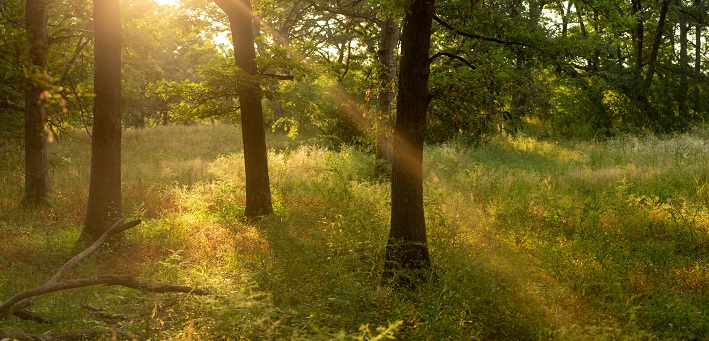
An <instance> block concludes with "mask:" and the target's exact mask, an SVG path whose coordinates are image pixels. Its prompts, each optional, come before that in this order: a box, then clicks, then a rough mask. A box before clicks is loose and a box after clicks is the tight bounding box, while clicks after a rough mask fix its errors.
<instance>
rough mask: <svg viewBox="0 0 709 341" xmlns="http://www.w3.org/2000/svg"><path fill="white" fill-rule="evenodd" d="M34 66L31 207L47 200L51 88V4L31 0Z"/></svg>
mask: <svg viewBox="0 0 709 341" xmlns="http://www.w3.org/2000/svg"><path fill="white" fill-rule="evenodd" d="M25 24H26V29H27V43H28V44H29V53H30V66H29V67H28V69H29V75H28V76H27V79H26V81H25V107H24V111H25V197H24V201H25V203H26V204H29V205H37V204H41V203H44V202H46V201H47V198H48V196H49V164H48V161H47V133H46V125H47V115H46V110H45V108H44V104H45V102H46V98H44V96H43V95H44V94H45V91H46V88H47V82H48V79H46V78H47V77H46V72H47V49H48V47H49V46H48V45H49V42H48V39H47V1H46V0H27V2H26V12H25Z"/></svg>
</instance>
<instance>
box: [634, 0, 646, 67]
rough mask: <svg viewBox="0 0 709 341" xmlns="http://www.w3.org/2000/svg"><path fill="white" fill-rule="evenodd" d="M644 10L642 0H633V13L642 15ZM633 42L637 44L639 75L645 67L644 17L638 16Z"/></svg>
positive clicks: (636, 64)
mask: <svg viewBox="0 0 709 341" xmlns="http://www.w3.org/2000/svg"><path fill="white" fill-rule="evenodd" d="M640 12H642V2H641V0H633V15H635V16H637V15H640ZM633 33H634V34H633V43H634V45H635V68H636V69H637V70H638V75H640V74H642V72H640V71H639V70H641V69H642V67H643V41H644V40H645V38H644V36H645V28H644V25H643V20H642V18H638V22H637V24H636V26H635V30H634V31H633Z"/></svg>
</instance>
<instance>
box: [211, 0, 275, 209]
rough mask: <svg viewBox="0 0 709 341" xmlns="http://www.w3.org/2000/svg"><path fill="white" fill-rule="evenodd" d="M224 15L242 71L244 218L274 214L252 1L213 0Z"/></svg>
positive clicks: (238, 90)
mask: <svg viewBox="0 0 709 341" xmlns="http://www.w3.org/2000/svg"><path fill="white" fill-rule="evenodd" d="M215 2H216V4H217V5H218V6H219V7H220V8H221V9H222V10H223V11H224V13H226V15H227V17H228V18H229V26H230V28H231V37H232V44H233V45H234V60H235V62H236V66H237V67H238V68H240V69H241V70H243V72H244V73H245V75H244V77H242V79H241V80H240V81H239V82H238V85H237V93H238V95H239V103H240V105H241V130H242V135H243V140H244V164H245V172H246V216H247V217H257V216H261V215H266V214H270V213H272V212H273V208H272V206H271V189H270V185H269V180H268V154H267V150H266V132H265V128H264V122H263V107H262V106H261V85H260V84H259V80H258V78H257V74H256V73H257V69H256V47H255V46H254V31H253V29H254V27H253V13H252V11H251V0H215Z"/></svg>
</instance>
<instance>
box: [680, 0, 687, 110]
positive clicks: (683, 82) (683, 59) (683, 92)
mask: <svg viewBox="0 0 709 341" xmlns="http://www.w3.org/2000/svg"><path fill="white" fill-rule="evenodd" d="M682 1H683V0H677V8H679V13H678V15H679V65H680V79H679V94H678V96H677V109H678V113H679V117H680V118H686V117H687V91H688V90H689V82H688V79H687V72H688V68H687V63H688V56H687V33H688V31H689V29H688V27H687V19H686V18H685V15H684V12H683V9H684V6H683V5H682Z"/></svg>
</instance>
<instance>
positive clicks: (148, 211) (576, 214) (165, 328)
mask: <svg viewBox="0 0 709 341" xmlns="http://www.w3.org/2000/svg"><path fill="white" fill-rule="evenodd" d="M707 137H709V130H707V129H699V130H696V131H694V132H692V133H690V134H686V135H680V136H675V137H672V138H658V137H652V136H649V137H633V136H626V137H621V138H618V139H614V140H609V141H595V142H585V143H581V142H568V141H553V140H544V139H540V138H536V137H534V136H523V135H521V136H517V137H499V138H497V139H495V140H493V141H491V142H490V143H488V144H486V145H484V146H481V147H478V148H470V147H467V146H465V145H461V144H456V143H451V144H447V145H440V146H428V147H427V148H426V150H425V160H424V168H425V169H424V172H425V184H424V188H425V209H426V219H427V226H428V233H429V241H430V245H429V247H430V250H431V255H432V257H433V263H434V265H435V268H436V273H437V275H438V276H437V280H435V281H431V282H429V283H425V284H424V285H422V286H421V287H420V288H418V289H416V290H414V291H404V292H402V291H392V290H390V289H388V288H387V287H385V286H382V285H381V283H380V278H379V274H380V272H381V267H382V263H383V259H382V257H383V249H384V245H385V242H386V237H387V233H388V222H389V187H388V184H386V183H385V182H382V181H381V180H374V179H373V174H374V160H373V158H372V157H371V156H369V155H367V154H365V153H363V152H362V151H360V150H358V149H356V148H340V149H338V150H336V151H335V150H331V149H327V148H324V147H321V146H319V145H318V144H317V143H315V142H313V141H314V140H308V139H301V140H290V139H288V138H286V137H283V136H280V135H268V145H269V146H270V148H271V150H270V152H269V167H270V169H269V172H270V176H271V183H272V191H273V198H274V207H275V213H274V214H273V215H271V216H268V217H264V218H263V219H260V220H255V221H252V220H247V219H245V217H244V201H245V195H244V194H245V193H244V174H243V151H242V148H241V138H240V133H239V130H238V128H235V127H232V126H221V125H214V126H199V127H158V128H153V129H148V130H128V131H125V132H124V145H123V148H124V154H123V155H124V159H123V181H124V184H123V194H124V202H125V214H126V215H127V216H130V217H140V218H143V219H144V224H142V226H140V227H138V228H136V229H135V230H134V231H130V232H128V236H127V240H128V243H127V245H125V246H123V247H122V248H121V249H117V250H108V251H106V252H103V253H102V254H100V255H98V256H97V257H95V258H93V259H90V260H87V261H86V262H85V263H84V264H82V266H81V267H80V269H78V270H77V271H76V272H75V273H74V274H72V276H74V277H79V276H88V275H93V274H96V273H106V272H111V273H126V274H131V275H135V276H139V277H141V278H143V279H146V280H151V281H156V282H170V283H173V284H186V285H192V286H196V287H203V288H206V289H209V290H212V291H214V292H216V293H217V296H215V297H211V298H200V297H191V296H183V295H155V294H145V293H139V292H135V291H131V290H125V289H120V288H90V289H84V290H75V291H72V292H66V293H59V294H55V295H51V296H47V297H46V298H43V299H42V300H41V301H39V302H38V304H37V306H36V310H37V311H38V312H39V313H41V314H43V315H46V316H48V317H50V318H51V319H52V320H53V321H54V324H53V325H50V326H37V325H34V324H31V323H28V322H22V321H19V320H17V319H10V320H5V321H0V327H1V328H5V329H12V330H26V331H35V332H44V331H47V330H50V329H52V330H63V329H69V328H103V329H111V328H115V329H118V330H123V331H129V332H131V333H133V334H134V335H135V336H136V337H137V338H141V339H205V340H208V339H209V340H211V339H373V338H375V337H377V336H380V337H384V336H387V335H389V336H391V335H393V336H394V337H395V338H396V339H405V340H408V339H411V340H445V339H449V340H462V339H525V340H526V339H561V340H565V339H569V340H577V339H706V338H709V316H707V312H709V295H708V294H709V212H708V209H709V185H708V182H709V151H707V148H706V143H707V142H706V138H707ZM88 141H89V140H88V138H87V137H85V136H83V135H81V134H79V133H77V134H76V136H74V137H71V138H69V137H67V138H65V139H62V140H61V141H60V142H59V143H54V144H52V145H51V146H50V160H51V161H50V164H51V177H52V185H53V189H54V197H53V199H52V205H51V206H49V207H45V208H41V209H39V210H37V211H30V210H27V209H24V208H22V207H21V206H19V204H17V203H18V202H19V201H20V199H21V192H22V188H21V184H22V178H21V170H20V168H19V165H15V166H12V165H6V167H4V168H2V178H1V179H2V187H0V235H2V236H3V237H4V238H3V241H4V245H5V247H3V248H0V300H2V299H5V298H7V297H9V296H10V295H12V294H14V293H16V292H19V291H22V290H26V289H29V288H31V287H33V286H37V285H40V284H41V283H43V281H45V280H46V279H47V278H48V277H49V276H51V274H52V272H53V271H54V270H55V269H56V268H57V267H58V266H59V265H61V264H62V262H63V261H64V260H65V259H66V258H67V257H68V256H69V255H70V252H71V248H72V246H73V245H72V244H73V241H74V240H75V239H76V238H77V237H78V233H79V231H80V228H81V224H82V221H83V212H84V209H85V205H86V193H87V184H88V176H89V149H90V148H89V143H88ZM84 304H89V305H92V306H98V307H100V308H103V309H104V311H103V313H104V314H103V315H100V314H97V313H95V312H91V311H90V310H86V309H81V306H82V305H84ZM107 315H114V316H113V318H108V317H106V316H107Z"/></svg>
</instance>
